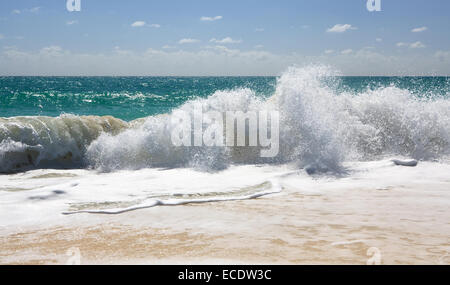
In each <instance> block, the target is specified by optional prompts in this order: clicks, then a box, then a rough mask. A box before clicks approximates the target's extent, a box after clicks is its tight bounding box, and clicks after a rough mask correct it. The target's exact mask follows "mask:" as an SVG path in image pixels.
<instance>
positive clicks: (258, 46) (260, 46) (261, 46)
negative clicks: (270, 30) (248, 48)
mask: <svg viewBox="0 0 450 285" xmlns="http://www.w3.org/2000/svg"><path fill="white" fill-rule="evenodd" d="M263 47H264V46H263V45H256V46H254V48H257V49H260V48H263Z"/></svg>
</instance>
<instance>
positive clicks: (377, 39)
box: [375, 38, 383, 43]
mask: <svg viewBox="0 0 450 285" xmlns="http://www.w3.org/2000/svg"><path fill="white" fill-rule="evenodd" d="M375 40H376V41H377V42H379V43H381V42H382V41H383V39H382V38H376V39H375Z"/></svg>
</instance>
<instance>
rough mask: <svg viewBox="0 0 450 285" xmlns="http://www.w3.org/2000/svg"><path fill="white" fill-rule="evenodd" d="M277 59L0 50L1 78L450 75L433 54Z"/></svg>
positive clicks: (252, 53)
mask: <svg viewBox="0 0 450 285" xmlns="http://www.w3.org/2000/svg"><path fill="white" fill-rule="evenodd" d="M334 55H335V56H331V55H330V56H325V55H324V54H323V53H322V54H320V55H316V56H312V55H311V56H306V55H302V54H299V53H284V54H276V53H271V52H267V51H264V50H255V49H253V50H238V49H229V48H227V47H225V46H220V45H217V46H213V47H205V48H200V49H199V50H197V51H184V50H179V49H176V50H164V49H160V50H157V49H148V50H147V51H145V52H137V51H131V50H127V51H126V50H121V49H120V48H117V49H114V50H111V51H109V52H93V53H78V52H72V51H70V50H65V49H62V48H61V47H59V46H52V47H46V48H43V49H41V50H39V51H24V50H20V49H18V48H17V47H9V48H3V50H0V66H2V68H1V69H0V75H85V76H91V75H116V76H125V75H137V76H145V75H147V76H151V75H160V76H164V75H167V76H170V75H173V76H181V75H187V76H194V75H199V76H202V75H204V76H213V75H219V76H220V75H278V74H280V73H281V72H283V71H284V70H286V68H287V67H289V66H292V65H303V64H304V63H305V62H317V63H322V64H326V65H331V66H333V67H334V68H336V69H337V70H340V71H341V73H342V74H343V75H387V76H395V75H436V74H440V75H450V64H449V62H450V51H440V52H436V54H434V53H433V54H431V55H430V54H428V55H426V54H417V56H414V57H411V55H409V54H396V55H385V54H382V53H379V52H376V51H374V50H372V49H361V50H354V51H353V52H352V53H350V54H347V55H345V56H341V54H340V53H336V52H335V53H334Z"/></svg>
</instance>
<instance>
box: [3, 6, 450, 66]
mask: <svg viewBox="0 0 450 285" xmlns="http://www.w3.org/2000/svg"><path fill="white" fill-rule="evenodd" d="M80 2H81V11H79V12H69V11H68V10H67V9H66V0H58V1H57V0H51V1H38V0H26V1H25V0H14V1H13V0H4V1H1V2H0V74H1V75H277V74H279V73H281V72H282V71H283V70H284V69H286V68H287V67H288V66H290V65H304V64H309V63H314V64H317V63H320V64H328V65H331V66H333V67H335V68H336V69H338V70H340V71H341V72H342V73H343V74H345V75H450V37H449V32H448V31H449V30H450V16H449V11H450V1H447V0H428V1H427V0H409V1H408V0H380V2H381V8H382V11H380V12H369V11H368V10H367V8H366V2H367V1H366V0H345V1H335V0H327V1H326V0H314V1H313V0H308V1H301V0H292V1H288V0H285V1H283V0H279V1H264V0H240V1H234V0H227V1H214V0H177V1H175V0H165V1H151V0H150V1H149V0H134V1H119V0H109V1H106V0H80Z"/></svg>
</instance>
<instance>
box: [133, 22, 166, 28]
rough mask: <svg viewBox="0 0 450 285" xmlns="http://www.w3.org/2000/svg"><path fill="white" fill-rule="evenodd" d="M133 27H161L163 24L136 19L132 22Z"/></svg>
mask: <svg viewBox="0 0 450 285" xmlns="http://www.w3.org/2000/svg"><path fill="white" fill-rule="evenodd" d="M131 26H132V27H133V28H140V27H150V28H161V25H159V24H147V23H146V22H145V21H136V22H134V23H133V24H131Z"/></svg>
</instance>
